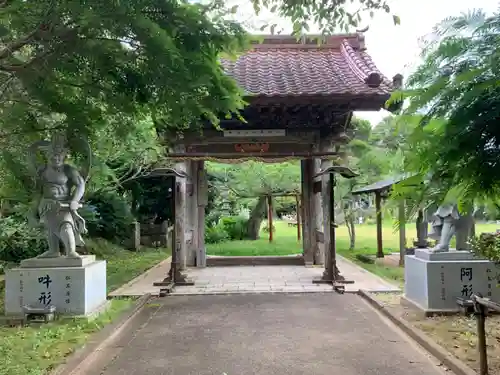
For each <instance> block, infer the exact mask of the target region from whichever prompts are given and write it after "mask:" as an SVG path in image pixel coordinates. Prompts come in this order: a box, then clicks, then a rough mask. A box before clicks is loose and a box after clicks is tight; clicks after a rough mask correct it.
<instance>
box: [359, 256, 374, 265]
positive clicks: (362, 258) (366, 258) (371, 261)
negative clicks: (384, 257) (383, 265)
mask: <svg viewBox="0 0 500 375" xmlns="http://www.w3.org/2000/svg"><path fill="white" fill-rule="evenodd" d="M355 257H356V259H357V260H359V261H360V262H363V263H367V264H374V263H375V259H373V257H370V256H369V255H366V254H356V255H355Z"/></svg>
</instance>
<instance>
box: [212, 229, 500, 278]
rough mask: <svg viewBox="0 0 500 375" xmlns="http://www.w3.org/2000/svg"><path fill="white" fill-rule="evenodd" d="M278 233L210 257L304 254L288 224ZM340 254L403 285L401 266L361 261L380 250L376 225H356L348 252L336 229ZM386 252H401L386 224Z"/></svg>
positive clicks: (223, 246)
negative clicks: (363, 257)
mask: <svg viewBox="0 0 500 375" xmlns="http://www.w3.org/2000/svg"><path fill="white" fill-rule="evenodd" d="M274 225H275V228H276V232H275V233H274V241H273V242H272V243H269V241H268V236H269V235H268V233H265V232H262V233H261V238H260V239H259V240H257V241H232V242H224V243H220V244H210V245H207V253H208V254H209V255H225V256H252V255H289V254H301V253H302V242H298V241H297V228H293V227H289V226H288V224H287V223H286V222H283V221H277V222H275V223H274ZM497 228H498V226H497V225H496V224H478V225H477V227H476V233H481V232H494V231H495V230H496V229H497ZM336 238H337V252H338V253H339V254H340V255H342V256H344V257H346V258H348V259H349V260H351V261H353V262H354V263H356V264H359V265H360V266H362V267H363V268H365V269H367V270H368V271H370V272H373V273H375V274H377V275H379V276H382V277H384V278H386V279H388V280H391V281H395V282H397V283H402V282H403V275H404V270H403V268H399V267H387V266H383V265H379V264H367V263H363V262H360V261H359V260H358V259H357V258H356V255H357V254H365V255H374V254H375V253H376V251H377V250H376V248H377V229H376V226H375V225H370V224H361V225H357V226H356V249H355V250H349V234H348V232H347V228H346V227H345V226H341V227H339V228H337V230H336ZM382 238H383V245H384V252H385V253H386V254H389V253H393V252H399V234H398V232H397V231H396V232H395V231H394V228H393V225H392V224H391V223H389V222H386V223H384V226H383V229H382ZM406 238H407V243H408V244H410V243H412V241H413V240H414V239H416V229H415V225H414V224H408V225H407V226H406Z"/></svg>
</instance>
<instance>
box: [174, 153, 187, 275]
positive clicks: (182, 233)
mask: <svg viewBox="0 0 500 375" xmlns="http://www.w3.org/2000/svg"><path fill="white" fill-rule="evenodd" d="M175 169H176V170H177V171H183V172H187V168H186V163H185V162H180V163H176V164H175ZM176 181H177V182H176V184H177V190H176V192H175V218H174V220H175V228H174V231H175V239H176V242H177V243H176V246H177V247H178V248H179V256H178V258H179V259H178V261H179V270H183V269H185V268H186V257H187V244H186V221H187V220H186V184H187V181H186V179H185V178H179V179H176Z"/></svg>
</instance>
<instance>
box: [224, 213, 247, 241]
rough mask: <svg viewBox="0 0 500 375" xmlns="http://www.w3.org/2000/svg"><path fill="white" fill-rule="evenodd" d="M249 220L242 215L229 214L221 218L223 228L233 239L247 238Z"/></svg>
mask: <svg viewBox="0 0 500 375" xmlns="http://www.w3.org/2000/svg"><path fill="white" fill-rule="evenodd" d="M247 222H248V219H245V218H244V217H241V216H229V217H223V218H222V219H221V225H222V228H224V231H225V232H226V233H227V235H228V238H229V239H230V240H231V241H235V240H243V239H245V237H246V232H247V231H246V228H247Z"/></svg>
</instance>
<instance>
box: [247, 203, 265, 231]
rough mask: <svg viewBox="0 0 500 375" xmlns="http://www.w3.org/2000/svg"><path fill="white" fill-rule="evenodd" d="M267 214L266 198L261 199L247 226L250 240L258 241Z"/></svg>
mask: <svg viewBox="0 0 500 375" xmlns="http://www.w3.org/2000/svg"><path fill="white" fill-rule="evenodd" d="M265 212H266V197H259V200H258V201H257V204H256V205H255V207H254V208H253V210H252V212H251V213H250V218H249V219H248V224H247V235H248V239H249V240H258V239H259V237H260V236H259V234H260V225H261V224H262V220H263V219H264V215H265Z"/></svg>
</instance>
